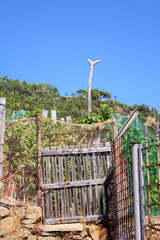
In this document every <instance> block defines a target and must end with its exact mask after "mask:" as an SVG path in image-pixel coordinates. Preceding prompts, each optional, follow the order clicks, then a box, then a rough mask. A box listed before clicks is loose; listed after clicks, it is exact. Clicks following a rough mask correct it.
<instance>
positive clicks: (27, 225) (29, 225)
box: [25, 224, 35, 229]
mask: <svg viewBox="0 0 160 240" xmlns="http://www.w3.org/2000/svg"><path fill="white" fill-rule="evenodd" d="M34 227H35V225H34V224H26V225H25V228H27V229H33V228H34Z"/></svg>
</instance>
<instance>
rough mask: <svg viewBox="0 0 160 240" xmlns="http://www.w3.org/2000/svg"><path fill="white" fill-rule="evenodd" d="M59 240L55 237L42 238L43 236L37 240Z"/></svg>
mask: <svg viewBox="0 0 160 240" xmlns="http://www.w3.org/2000/svg"><path fill="white" fill-rule="evenodd" d="M56 239H57V238H55V237H41V236H38V237H37V240H56Z"/></svg>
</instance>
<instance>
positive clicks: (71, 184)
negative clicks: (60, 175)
mask: <svg viewBox="0 0 160 240" xmlns="http://www.w3.org/2000/svg"><path fill="white" fill-rule="evenodd" d="M105 181H106V178H100V179H91V180H82V181H70V182H59V183H53V184H43V186H42V187H43V188H44V189H46V190H47V189H50V190H52V189H62V188H71V187H72V188H76V187H83V186H94V185H102V184H104V182H105Z"/></svg>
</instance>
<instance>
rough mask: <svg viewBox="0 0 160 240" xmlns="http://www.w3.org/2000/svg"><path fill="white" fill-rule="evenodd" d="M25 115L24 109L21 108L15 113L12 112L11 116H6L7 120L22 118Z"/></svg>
mask: <svg viewBox="0 0 160 240" xmlns="http://www.w3.org/2000/svg"><path fill="white" fill-rule="evenodd" d="M25 115H26V111H24V110H21V111H19V112H17V113H15V114H13V115H12V116H10V117H9V118H8V120H16V119H21V118H23V117H24V116H25Z"/></svg>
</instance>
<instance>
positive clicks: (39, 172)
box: [37, 114, 42, 207]
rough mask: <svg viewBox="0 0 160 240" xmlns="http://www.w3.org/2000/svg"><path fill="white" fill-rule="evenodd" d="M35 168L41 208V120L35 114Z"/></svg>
mask: <svg viewBox="0 0 160 240" xmlns="http://www.w3.org/2000/svg"><path fill="white" fill-rule="evenodd" d="M37 168H38V181H37V182H38V206H39V207H42V192H41V186H42V166H41V119H40V115H39V114H37Z"/></svg>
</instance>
